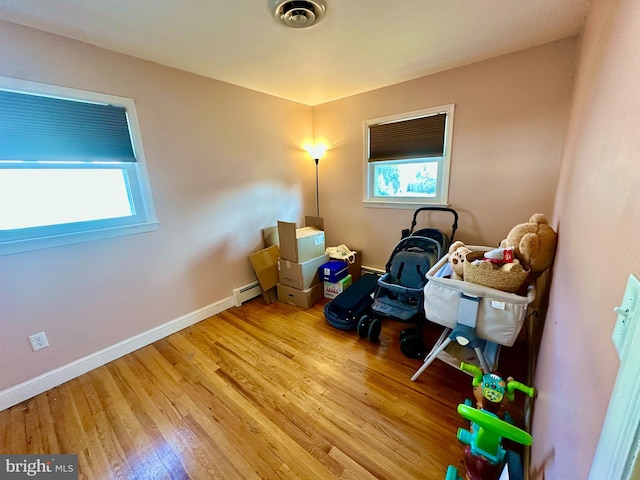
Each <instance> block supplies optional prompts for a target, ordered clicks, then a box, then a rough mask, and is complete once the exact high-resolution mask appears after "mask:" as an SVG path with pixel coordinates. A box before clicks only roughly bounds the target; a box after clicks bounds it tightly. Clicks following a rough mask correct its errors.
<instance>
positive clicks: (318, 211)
mask: <svg viewBox="0 0 640 480" xmlns="http://www.w3.org/2000/svg"><path fill="white" fill-rule="evenodd" d="M314 160H315V162H316V217H320V197H319V195H318V163H319V162H320V159H319V158H314Z"/></svg>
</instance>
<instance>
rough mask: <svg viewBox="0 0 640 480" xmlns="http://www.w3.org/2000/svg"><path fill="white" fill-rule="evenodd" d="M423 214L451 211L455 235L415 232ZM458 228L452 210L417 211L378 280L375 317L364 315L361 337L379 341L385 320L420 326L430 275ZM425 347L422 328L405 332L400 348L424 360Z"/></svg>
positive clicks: (361, 321) (358, 329)
mask: <svg viewBox="0 0 640 480" xmlns="http://www.w3.org/2000/svg"><path fill="white" fill-rule="evenodd" d="M422 211H444V212H450V213H451V214H452V215H453V217H454V222H453V225H452V227H451V235H450V236H447V235H446V234H444V233H443V232H442V231H441V230H439V229H436V228H423V229H419V230H417V231H415V232H414V229H415V227H416V224H417V220H416V219H417V216H418V214H419V213H420V212H422ZM457 228H458V213H457V212H456V211H455V210H453V209H451V208H447V207H422V208H419V209H418V210H416V211H415V212H414V214H413V221H412V222H411V228H410V229H406V230H403V231H402V239H401V240H400V241H399V242H398V243H397V244H396V246H395V247H394V249H393V252H392V253H391V256H390V257H389V261H388V262H387V264H386V266H385V272H386V273H385V274H384V275H383V276H382V277H380V278H379V279H378V285H377V288H376V291H375V294H374V298H373V305H372V306H371V315H363V316H362V317H361V318H360V320H359V322H358V326H357V331H358V335H359V336H360V338H365V337H368V338H369V340H370V341H372V342H375V341H377V340H378V338H379V337H380V332H381V330H382V322H381V319H380V318H381V317H382V318H391V319H393V320H397V321H399V322H404V323H409V322H414V321H415V322H416V323H418V324H419V323H420V322H421V321H422V320H423V317H424V313H423V302H424V286H425V284H426V282H427V278H426V274H427V272H428V271H429V270H430V269H431V267H433V265H435V264H436V262H437V261H438V260H439V259H440V258H442V256H443V255H444V253H445V252H446V251H447V250H448V248H449V245H450V243H451V242H452V241H453V237H454V235H455V232H456V230H457ZM416 342H417V343H418V344H419V345H417V347H418V348H416V345H415V344H416ZM423 347H424V342H423V341H422V338H421V336H420V331H419V328H412V329H405V331H403V333H402V334H401V339H400V348H401V350H402V352H403V353H404V354H405V355H407V356H409V357H411V358H422V357H423V356H424V354H423V353H422V352H423V350H424V348H423Z"/></svg>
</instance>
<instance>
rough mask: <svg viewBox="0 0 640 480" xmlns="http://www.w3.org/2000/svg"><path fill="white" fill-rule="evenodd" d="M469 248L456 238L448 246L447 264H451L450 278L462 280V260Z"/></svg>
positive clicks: (463, 260)
mask: <svg viewBox="0 0 640 480" xmlns="http://www.w3.org/2000/svg"><path fill="white" fill-rule="evenodd" d="M470 252H471V250H470V249H468V248H467V246H466V245H465V244H464V243H463V242H461V241H460V240H457V241H455V242H453V243H452V244H451V246H450V247H449V264H450V265H451V279H452V280H462V279H463V272H464V262H465V259H466V258H467V253H470Z"/></svg>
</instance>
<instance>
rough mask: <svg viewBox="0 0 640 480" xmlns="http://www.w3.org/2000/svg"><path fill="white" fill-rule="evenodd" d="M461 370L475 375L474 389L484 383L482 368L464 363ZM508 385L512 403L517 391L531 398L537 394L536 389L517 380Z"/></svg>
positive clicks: (508, 395)
mask: <svg viewBox="0 0 640 480" xmlns="http://www.w3.org/2000/svg"><path fill="white" fill-rule="evenodd" d="M460 370H462V371H463V372H467V373H470V374H472V375H473V382H472V385H473V386H474V387H477V386H478V385H480V384H481V383H482V379H483V377H484V372H483V371H482V369H481V368H480V367H477V366H476V365H472V364H470V363H464V362H462V363H461V364H460ZM506 383H507V389H506V390H507V391H506V393H507V399H508V400H509V401H510V402H513V400H514V399H515V391H516V390H519V391H521V392H522V393H524V394H525V395H528V396H529V397H531V398H533V396H534V394H535V389H534V388H533V387H529V386H527V385H525V384H524V383H520V382H517V381H515V380H510V381H508V382H506Z"/></svg>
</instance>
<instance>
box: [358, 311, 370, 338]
mask: <svg viewBox="0 0 640 480" xmlns="http://www.w3.org/2000/svg"><path fill="white" fill-rule="evenodd" d="M369 325H371V317H369V315H362V316H361V317H360V320H359V321H358V335H359V336H360V338H365V337H366V336H367V334H368V333H369Z"/></svg>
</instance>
